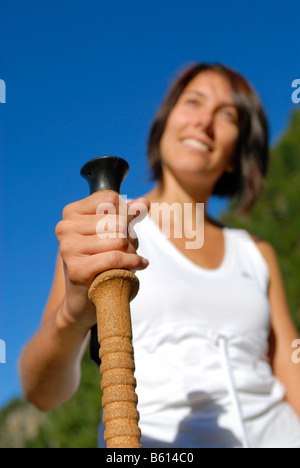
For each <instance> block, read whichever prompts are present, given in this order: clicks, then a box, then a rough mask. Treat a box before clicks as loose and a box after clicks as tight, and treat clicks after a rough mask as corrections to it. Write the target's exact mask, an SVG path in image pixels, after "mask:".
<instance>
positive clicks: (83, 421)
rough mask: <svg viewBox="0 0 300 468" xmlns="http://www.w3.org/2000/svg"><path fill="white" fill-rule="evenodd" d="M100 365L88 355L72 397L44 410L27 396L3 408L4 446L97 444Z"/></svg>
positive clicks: (1, 441) (1, 433)
mask: <svg viewBox="0 0 300 468" xmlns="http://www.w3.org/2000/svg"><path fill="white" fill-rule="evenodd" d="M101 396H102V394H101V388H100V374H99V369H97V367H96V366H95V365H94V364H93V363H92V362H91V360H90V358H89V356H88V355H86V356H85V357H84V359H83V362H82V380H81V385H80V387H79V389H78V391H77V393H76V394H75V395H74V397H73V398H71V400H70V401H68V402H67V403H65V404H64V405H62V406H60V407H59V408H56V409H54V410H52V411H50V412H49V413H42V412H40V411H38V410H37V409H36V408H34V407H33V406H32V405H30V404H29V403H27V402H25V401H23V400H13V401H12V402H11V403H10V404H9V405H8V406H7V407H6V408H4V409H3V410H2V411H1V412H0V448H96V447H97V431H98V425H99V421H100V412H101Z"/></svg>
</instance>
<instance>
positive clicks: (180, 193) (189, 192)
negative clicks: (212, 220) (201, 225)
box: [145, 171, 212, 221]
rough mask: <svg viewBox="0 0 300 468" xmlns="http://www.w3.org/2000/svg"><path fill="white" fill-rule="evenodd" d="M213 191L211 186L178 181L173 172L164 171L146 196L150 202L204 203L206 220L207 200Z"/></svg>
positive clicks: (206, 218)
mask: <svg viewBox="0 0 300 468" xmlns="http://www.w3.org/2000/svg"><path fill="white" fill-rule="evenodd" d="M211 193H212V190H211V187H200V186H199V184H194V185H193V184H191V183H184V182H182V181H180V182H179V181H178V180H177V179H176V178H175V177H174V176H173V175H172V174H170V173H169V172H167V171H164V173H163V177H162V179H161V180H160V181H159V182H158V184H157V185H156V186H155V187H154V189H153V190H152V191H151V192H149V193H148V194H147V195H145V197H146V198H147V199H148V200H149V202H150V203H168V204H169V205H172V204H173V203H177V204H178V203H179V204H180V205H181V206H182V207H184V204H185V203H191V204H192V205H196V204H197V203H204V211H205V221H207V220H208V219H209V217H208V215H207V202H208V199H209V198H210V196H211Z"/></svg>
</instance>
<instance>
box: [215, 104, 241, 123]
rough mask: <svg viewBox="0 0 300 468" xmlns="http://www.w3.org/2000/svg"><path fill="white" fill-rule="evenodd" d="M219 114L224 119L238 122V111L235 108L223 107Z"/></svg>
mask: <svg viewBox="0 0 300 468" xmlns="http://www.w3.org/2000/svg"><path fill="white" fill-rule="evenodd" d="M219 114H220V116H221V117H222V118H223V119H224V120H227V121H229V122H232V123H237V121H238V117H237V112H236V111H235V109H228V108H223V109H220V111H219Z"/></svg>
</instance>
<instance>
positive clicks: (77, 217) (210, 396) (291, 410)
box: [20, 64, 300, 448]
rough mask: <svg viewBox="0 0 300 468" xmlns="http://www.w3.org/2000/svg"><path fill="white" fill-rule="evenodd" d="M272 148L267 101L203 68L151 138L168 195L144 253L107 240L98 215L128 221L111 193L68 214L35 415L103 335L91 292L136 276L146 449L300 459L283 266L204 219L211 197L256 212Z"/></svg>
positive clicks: (27, 387) (26, 377)
mask: <svg viewBox="0 0 300 468" xmlns="http://www.w3.org/2000/svg"><path fill="white" fill-rule="evenodd" d="M267 138H268V135H267V123H266V119H265V116H264V112H263V110H262V108H261V104H260V102H259V99H258V97H257V95H256V93H255V92H254V90H252V88H251V87H250V86H249V84H248V83H247V82H246V81H245V80H244V78H243V77H241V76H240V75H239V74H238V73H236V72H234V71H232V70H230V69H228V68H227V67H224V66H221V65H205V64H197V65H195V66H192V67H190V68H189V69H187V70H186V71H185V72H184V73H182V75H181V76H180V77H179V78H178V79H177V80H176V81H175V83H174V84H173V86H172V87H171V89H170V91H169V93H168V95H167V97H166V99H165V101H164V103H163V104H162V106H161V108H160V110H159V112H158V113H157V116H156V118H155V120H154V123H153V126H152V129H151V133H150V139H149V153H148V155H149V161H150V165H151V168H152V170H153V176H154V178H155V179H156V180H157V184H156V186H155V187H154V189H153V190H152V191H151V192H150V193H149V194H147V195H146V196H145V197H143V198H142V199H139V200H138V202H139V203H141V204H143V205H144V206H145V212H146V211H148V212H149V214H148V216H145V213H144V216H145V217H144V219H143V220H142V221H141V222H140V223H138V224H136V226H135V231H136V233H137V237H138V241H137V239H136V238H135V236H134V235H132V237H129V236H128V237H127V238H124V236H123V238H114V239H113V238H107V239H101V240H100V239H99V231H97V232H98V235H97V234H96V227H97V226H99V221H101V220H102V219H103V215H99V214H96V211H97V206H98V205H99V204H100V203H103V202H109V203H113V204H114V205H115V206H116V209H118V207H119V199H118V197H117V196H116V195H114V194H113V193H109V192H108V193H96V194H93V195H91V196H90V197H87V198H86V199H84V200H80V201H78V202H75V203H72V204H70V205H68V206H67V207H66V208H65V209H64V212H63V220H62V221H61V222H60V223H58V225H57V228H56V234H57V237H58V240H59V243H60V256H59V259H58V263H57V269H56V273H55V277H54V283H53V287H52V291H51V294H50V297H49V300H48V304H47V307H46V310H45V313H44V318H43V321H42V325H41V327H40V330H39V331H38V333H37V334H36V335H35V336H34V337H33V339H32V340H31V341H30V343H29V344H28V345H27V347H26V349H25V350H24V353H23V355H22V358H21V363H20V368H21V377H22V382H23V389H24V394H25V396H26V398H27V399H28V400H29V401H31V402H32V403H34V404H35V405H37V406H38V407H39V408H41V409H43V410H49V409H51V408H53V407H54V406H57V405H59V404H61V403H62V402H64V401H66V400H67V399H69V398H70V397H71V396H72V395H73V394H74V392H75V391H76V389H77V387H78V384H79V382H80V361H81V358H82V355H83V353H84V350H85V347H86V343H87V340H88V338H89V330H90V328H91V326H92V325H94V323H95V321H96V319H95V310H94V306H93V305H91V304H90V303H89V301H88V299H87V291H88V288H89V285H90V284H91V282H92V280H93V278H94V277H95V276H96V275H97V274H98V273H100V272H101V271H104V270H107V269H110V268H127V269H130V270H135V271H136V272H137V275H138V276H139V278H140V283H141V288H140V291H139V294H138V296H137V298H136V299H135V300H134V301H133V302H132V305H131V311H132V321H133V335H134V349H135V363H136V378H137V382H138V386H137V394H138V398H139V412H140V415H141V421H140V427H141V430H142V440H141V443H142V446H143V447H189V448H192V447H253V448H254V447H289V448H291V447H298V448H300V421H299V415H300V398H299V391H298V389H299V385H300V371H299V367H297V366H296V365H295V364H294V363H293V362H292V359H291V354H292V349H291V344H292V342H293V340H294V339H296V338H298V336H297V332H296V330H295V327H294V325H293V323H292V321H291V318H290V315H289V312H288V308H287V304H286V298H285V293H284V288H283V285H282V279H281V274H280V271H279V268H278V263H277V259H276V254H275V253H274V250H273V248H272V247H271V246H270V245H269V244H268V243H267V242H265V241H262V240H259V239H256V238H255V237H254V236H252V235H250V234H248V233H247V232H245V231H243V230H236V229H230V228H228V227H226V226H222V225H220V224H219V223H217V222H215V221H214V220H212V219H211V218H210V217H209V216H208V214H207V211H206V204H207V201H208V199H209V197H210V196H211V195H212V194H217V195H221V196H229V197H231V198H236V199H237V200H238V202H239V209H240V210H241V211H243V212H246V211H248V210H249V209H251V207H252V206H253V204H254V203H255V201H256V199H257V198H258V195H259V192H260V190H261V187H262V185H263V180H264V176H265V174H266V170H267V160H268V144H267ZM135 202H136V201H135ZM132 203H133V202H131V203H129V204H128V209H130V206H131V204H132ZM202 204H204V208H205V209H204V214H203V216H199V212H200V211H199V207H202V206H203V205H202ZM157 207H158V208H159V209H157ZM161 207H164V209H165V210H160V208H161ZM170 207H172V209H170ZM187 207H188V208H189V209H186V208H187ZM168 208H169V212H168V213H167V214H168V217H167V222H166V210H167V209H168ZM173 208H174V209H173ZM170 211H172V216H171V214H170ZM161 213H162V214H161ZM122 219H123V218H122ZM122 219H121V216H120V223H119V226H120V227H119V228H118V229H117V231H118V232H119V231H120V232H121V231H122V232H123V233H124V228H123V229H122V228H121V226H122V222H121V221H122ZM131 221H134V216H131V217H128V219H127V223H130V222H131ZM170 224H171V226H170ZM187 226H189V229H187ZM191 226H192V228H191ZM180 227H181V230H178V228H180ZM125 231H126V233H127V224H126V228H125ZM179 231H180V235H178V232H179ZM191 232H192V233H194V234H195V237H196V239H195V240H196V241H199V240H200V242H194V243H193V242H191ZM199 233H200V234H199ZM201 233H203V234H204V239H201ZM198 234H199V236H198V238H197V235H198ZM201 240H202V241H203V240H204V241H203V242H201ZM138 242H139V244H138ZM137 249H138V253H137ZM146 258H147V259H146ZM149 262H150V263H149ZM270 337H272V346H271V345H270V340H269V338H270ZM100 432H101V434H100V439H101V440H102V430H101V431H100ZM100 445H101V443H100Z"/></svg>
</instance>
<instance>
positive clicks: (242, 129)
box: [148, 64, 269, 213]
mask: <svg viewBox="0 0 300 468" xmlns="http://www.w3.org/2000/svg"><path fill="white" fill-rule="evenodd" d="M203 72H206V77H207V79H206V82H207V85H209V83H210V85H211V91H210V95H211V93H212V92H213V88H212V86H213V84H212V83H211V81H210V79H209V76H210V77H211V76H212V74H213V75H214V80H215V84H216V86H217V89H219V88H218V86H219V85H220V84H221V87H222V89H223V90H224V89H225V88H226V91H225V94H224V98H225V99H226V101H227V98H228V100H229V101H228V102H226V101H224V102H219V103H215V104H218V105H217V107H216V109H215V111H217V112H216V115H214V119H215V120H218V121H220V122H219V123H220V124H222V123H223V125H226V126H228V127H229V130H230V127H231V126H232V127H234V126H235V127H236V128H238V132H239V136H238V140H237V142H236V144H235V151H234V152H233V154H232V155H231V164H232V165H231V167H230V168H229V170H227V171H225V172H224V173H223V174H222V176H221V177H220V178H219V180H218V181H217V183H216V185H215V187H214V190H213V195H219V196H228V197H235V198H236V199H237V202H238V207H237V209H238V210H239V211H240V212H241V213H245V212H247V211H248V210H250V209H251V208H252V206H253V205H254V204H255V201H256V200H257V199H258V197H259V194H260V192H261V189H262V187H263V184H264V177H265V175H266V173H267V168H268V159H269V151H268V123H267V120H266V116H265V113H264V111H263V109H262V106H261V103H260V100H259V97H258V95H257V93H256V92H255V90H253V89H252V87H251V85H250V84H249V83H248V82H247V81H246V80H245V79H244V78H243V77H242V76H241V75H240V74H239V73H237V72H235V71H234V70H232V69H230V68H228V67H225V66H224V65H220V64H212V65H209V64H197V65H195V66H192V67H190V68H188V69H187V70H185V71H184V73H183V74H182V75H181V76H180V77H179V78H178V79H177V80H176V81H175V82H174V84H173V86H172V87H171V88H170V90H169V92H168V94H167V96H166V98H165V100H164V102H163V103H162V105H161V107H160V109H159V110H158V112H157V114H156V117H155V119H154V121H153V125H152V128H151V131H150V135H149V141H148V160H149V163H150V167H151V169H152V178H153V180H160V178H161V175H162V168H161V151H160V140H161V137H162V135H163V133H164V130H165V127H166V124H167V122H168V119H169V115H170V113H172V112H173V108H174V107H176V105H177V103H178V101H179V102H181V101H182V100H184V99H185V100H186V106H187V107H189V108H190V112H192V111H194V112H195V114H196V109H197V110H199V106H202V105H204V103H207V101H208V97H209V95H207V94H206V93H205V90H202V89H201V87H200V89H196V88H194V84H193V82H192V80H193V79H194V78H195V79H196V80H197V81H198V80H199V79H200V80H202V79H203ZM194 83H196V82H194ZM214 89H215V87H214ZM207 92H209V91H208V90H207ZM218 92H219V96H220V90H219V91H218ZM216 98H217V95H216ZM211 117H212V116H210V118H211ZM219 126H220V125H219ZM203 138H204V139H203ZM198 140H199V136H198ZM202 143H204V144H206V145H208V147H209V149H210V150H211V149H212V141H211V139H210V141H207V136H206V137H204V136H203V135H202ZM194 144H195V141H194ZM196 144H197V143H196Z"/></svg>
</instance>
